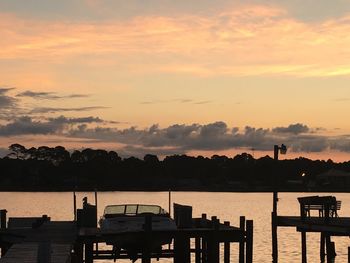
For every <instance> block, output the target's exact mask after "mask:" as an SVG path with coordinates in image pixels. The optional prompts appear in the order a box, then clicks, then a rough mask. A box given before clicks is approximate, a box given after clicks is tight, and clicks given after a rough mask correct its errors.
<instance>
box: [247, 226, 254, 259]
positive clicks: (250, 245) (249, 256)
mask: <svg viewBox="0 0 350 263" xmlns="http://www.w3.org/2000/svg"><path fill="white" fill-rule="evenodd" d="M246 224H247V226H246V250H247V251H246V263H253V220H247V221H246Z"/></svg>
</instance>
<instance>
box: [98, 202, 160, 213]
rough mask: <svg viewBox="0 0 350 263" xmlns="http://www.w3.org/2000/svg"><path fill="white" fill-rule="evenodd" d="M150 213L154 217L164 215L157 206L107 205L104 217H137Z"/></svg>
mask: <svg viewBox="0 0 350 263" xmlns="http://www.w3.org/2000/svg"><path fill="white" fill-rule="evenodd" d="M142 213H151V214H155V215H162V214H166V211H165V210H164V209H163V208H161V207H160V206H158V205H139V204H135V205H108V206H106V208H105V211H104V215H105V216H106V215H138V214H142Z"/></svg>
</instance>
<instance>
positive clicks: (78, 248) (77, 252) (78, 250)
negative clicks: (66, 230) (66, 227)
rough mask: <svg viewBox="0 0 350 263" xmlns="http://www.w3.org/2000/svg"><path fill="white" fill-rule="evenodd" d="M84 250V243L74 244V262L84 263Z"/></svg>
mask: <svg viewBox="0 0 350 263" xmlns="http://www.w3.org/2000/svg"><path fill="white" fill-rule="evenodd" d="M83 251H84V246H83V243H81V242H76V243H75V244H74V256H75V257H74V258H75V261H74V263H83Z"/></svg>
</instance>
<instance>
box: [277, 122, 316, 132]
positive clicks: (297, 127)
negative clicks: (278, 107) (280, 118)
mask: <svg viewBox="0 0 350 263" xmlns="http://www.w3.org/2000/svg"><path fill="white" fill-rule="evenodd" d="M272 131H274V132H277V133H293V134H300V133H307V132H309V131H310V129H309V127H307V126H306V125H304V124H301V123H296V124H290V125H289V126H288V127H276V128H274V129H273V130H272Z"/></svg>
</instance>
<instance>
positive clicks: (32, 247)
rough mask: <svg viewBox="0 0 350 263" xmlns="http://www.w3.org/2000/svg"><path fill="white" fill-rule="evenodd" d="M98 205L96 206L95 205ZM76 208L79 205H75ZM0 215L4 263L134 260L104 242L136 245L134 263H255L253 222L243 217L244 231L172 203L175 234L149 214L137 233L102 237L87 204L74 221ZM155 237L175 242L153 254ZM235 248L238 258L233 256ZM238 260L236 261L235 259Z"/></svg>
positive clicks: (93, 211)
mask: <svg viewBox="0 0 350 263" xmlns="http://www.w3.org/2000/svg"><path fill="white" fill-rule="evenodd" d="M96 203H97V202H96ZM74 207H75V208H76V204H74ZM6 212H7V211H6V210H0V218H1V222H0V223H1V224H0V226H1V229H0V248H1V257H0V263H14V262H28V263H46V262H47V263H83V262H85V263H93V262H94V260H99V259H104V260H108V259H110V260H117V261H118V260H119V259H130V254H129V253H128V251H126V250H124V249H123V248H121V249H119V250H118V251H116V250H115V249H114V248H110V247H111V246H106V245H105V243H109V244H111V243H118V242H119V241H123V240H125V239H127V240H130V239H131V240H138V241H141V242H139V244H142V247H140V248H138V249H137V253H136V254H134V255H133V258H132V260H134V261H139V260H140V262H142V263H149V262H151V260H152V259H161V258H171V259H173V262H174V263H190V262H194V263H219V262H224V263H229V262H238V263H244V262H245V263H252V262H253V221H252V220H246V219H245V217H244V216H241V217H240V226H239V227H234V226H231V225H230V223H229V222H227V221H225V222H220V220H219V219H218V218H217V217H216V216H212V217H210V218H208V217H207V215H206V214H202V216H201V217H200V218H193V217H192V207H190V206H184V205H179V204H174V220H175V222H176V224H177V229H175V230H167V231H162V230H155V229H152V218H151V215H148V216H146V217H145V223H144V228H143V229H142V230H140V231H134V232H120V233H113V232H104V231H103V230H101V229H100V228H99V227H98V225H97V206H96V204H95V205H91V204H89V203H87V199H85V200H84V203H83V207H82V209H74V218H75V219H76V220H73V221H52V220H51V219H50V217H49V216H46V215H44V216H42V217H16V218H14V217H10V218H9V219H8V220H7V219H6ZM157 238H167V239H170V240H172V243H171V244H169V245H164V246H163V247H162V249H160V250H156V251H154V250H153V249H152V248H151V247H150V246H149V244H150V243H151V241H152V240H154V239H157ZM233 243H236V244H238V245H237V252H236V253H235V254H237V256H234V257H233V255H232V254H231V252H232V249H233V246H231V245H232V244H233ZM233 258H234V259H233Z"/></svg>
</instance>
